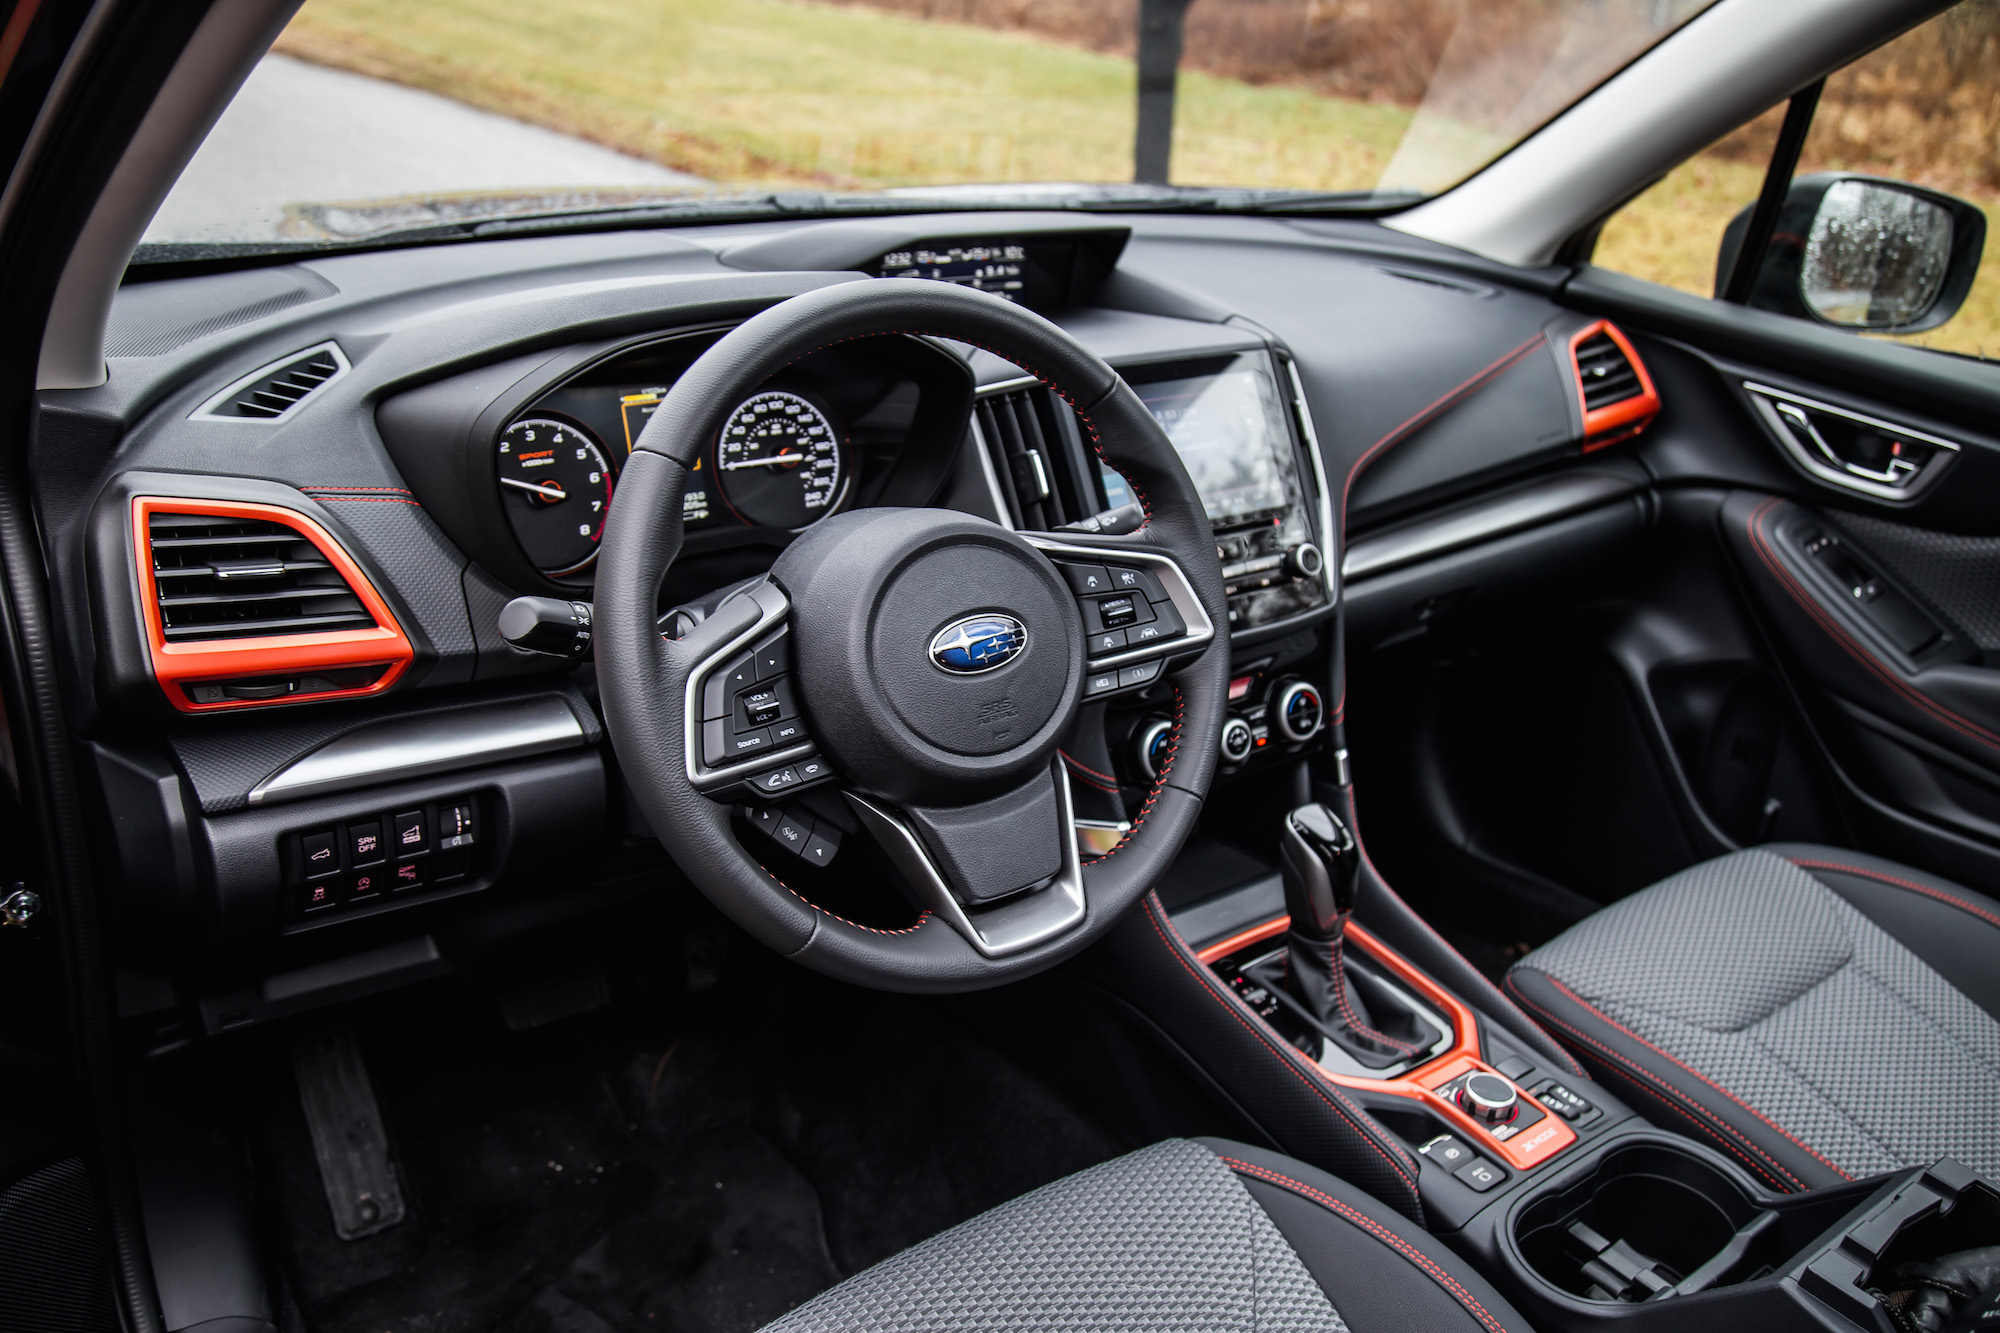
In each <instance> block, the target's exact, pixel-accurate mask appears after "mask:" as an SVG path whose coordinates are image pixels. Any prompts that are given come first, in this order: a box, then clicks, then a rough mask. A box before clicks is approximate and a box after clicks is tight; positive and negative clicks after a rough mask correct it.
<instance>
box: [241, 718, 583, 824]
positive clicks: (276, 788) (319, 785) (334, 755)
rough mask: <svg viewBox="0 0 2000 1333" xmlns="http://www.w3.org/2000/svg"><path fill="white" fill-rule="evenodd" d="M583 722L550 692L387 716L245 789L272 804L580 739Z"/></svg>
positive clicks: (570, 745) (566, 745) (257, 801)
mask: <svg viewBox="0 0 2000 1333" xmlns="http://www.w3.org/2000/svg"><path fill="white" fill-rule="evenodd" d="M588 742H589V737H588V736H587V735H585V733H584V730H583V724H582V723H580V722H578V721H577V718H576V714H575V713H574V712H573V711H571V709H570V706H569V705H568V704H567V703H564V702H563V701H562V700H561V699H558V698H556V697H554V696H552V695H542V696H540V697H538V698H533V699H516V700H513V701H511V702H508V703H497V704H482V705H480V706H478V707H474V708H457V709H453V710H451V711H449V712H443V713H430V714H427V715H424V716H421V717H405V718H393V719H390V720H387V721H383V722H375V723H371V724H369V725H368V726H365V727H362V728H360V729H358V730H356V731H350V732H348V733H347V734H346V735H344V736H336V737H335V738H334V739H332V740H330V741H328V742H327V743H326V744H324V745H322V746H320V747H319V748H318V749H317V750H314V751H312V752H311V753H309V754H306V755H304V756H302V757H300V758H298V759H294V760H293V761H292V762H291V763H289V764H286V765H285V766H284V767H283V768H281V769H279V770H278V771H277V772H275V773H273V774H271V776H270V777H268V778H265V779H264V780H263V781H262V782H260V783H258V784H257V785H256V786H254V787H252V788H251V789H250V795H249V803H250V804H251V805H276V804H278V803H279V802H281V801H298V800H304V799H305V798H306V797H308V796H325V795H327V794H329V793H331V792H340V791H351V790H353V789H354V788H356V787H372V786H376V785H378V784H380V783H386V782H404V781H408V780H409V779H411V778H420V777H427V776H429V775H430V774H433V773H448V772H451V771H453V770H454V769H460V768H471V767H473V766H475V765H479V764H497V763H502V762H504V761H506V760H509V759H525V758H527V757H528V756H530V755H538V754H549V753H551V752H553V751H556V750H570V749H575V748H577V747H580V746H582V745H585V744H587V743H588Z"/></svg>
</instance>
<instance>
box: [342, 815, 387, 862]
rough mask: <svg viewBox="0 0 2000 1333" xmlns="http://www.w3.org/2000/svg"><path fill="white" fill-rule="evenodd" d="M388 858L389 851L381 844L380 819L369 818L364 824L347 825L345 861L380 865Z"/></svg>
mask: <svg viewBox="0 0 2000 1333" xmlns="http://www.w3.org/2000/svg"><path fill="white" fill-rule="evenodd" d="M388 859H389V853H388V851H387V850H386V849H385V848H384V847H383V846H382V821H380V820H379V819H371V820H369V821H368V822H367V823H365V824H349V825H348V826H347V863H348V864H349V865H353V866H372V865H380V864H381V863H382V862H384V861H386V860H388Z"/></svg>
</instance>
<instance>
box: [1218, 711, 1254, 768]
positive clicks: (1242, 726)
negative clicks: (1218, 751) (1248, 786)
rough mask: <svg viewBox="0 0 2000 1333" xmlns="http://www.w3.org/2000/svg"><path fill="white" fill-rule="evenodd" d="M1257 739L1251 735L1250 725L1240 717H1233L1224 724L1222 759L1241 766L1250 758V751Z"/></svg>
mask: <svg viewBox="0 0 2000 1333" xmlns="http://www.w3.org/2000/svg"><path fill="white" fill-rule="evenodd" d="M1256 741H1257V738H1256V737H1255V736H1253V735H1251V734H1250V724H1249V723H1248V722H1245V721H1244V720H1243V719H1242V718H1240V717H1232V718H1230V719H1229V720H1228V721H1227V722H1224V723H1223V724H1222V757H1223V758H1224V759H1225V760H1227V761H1228V762H1230V763H1232V764H1240V763H1242V762H1243V761H1244V760H1245V759H1248V758H1249V757H1250V750H1251V748H1252V747H1253V746H1254V745H1255V744H1256Z"/></svg>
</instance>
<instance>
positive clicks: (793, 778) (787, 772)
mask: <svg viewBox="0 0 2000 1333" xmlns="http://www.w3.org/2000/svg"><path fill="white" fill-rule="evenodd" d="M801 782H803V779H802V778H800V777H799V770H798V769H796V768H793V767H791V766H790V765H786V766H785V767H784V768H774V769H772V770H771V771H770V772H768V773H759V774H758V775H757V776H755V777H753V778H751V779H750V785H751V786H752V787H755V788H756V789H757V790H758V791H760V792H763V793H765V794H766V795H772V794H775V793H777V792H781V791H790V790H791V789H792V788H794V787H796V786H799V785H800V784H801Z"/></svg>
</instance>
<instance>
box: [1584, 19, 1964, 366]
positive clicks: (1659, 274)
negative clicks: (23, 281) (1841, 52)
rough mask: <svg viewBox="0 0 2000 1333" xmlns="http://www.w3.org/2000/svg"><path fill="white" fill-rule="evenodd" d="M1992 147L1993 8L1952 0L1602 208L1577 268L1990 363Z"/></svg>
mask: <svg viewBox="0 0 2000 1333" xmlns="http://www.w3.org/2000/svg"><path fill="white" fill-rule="evenodd" d="M1996 145H2000V3H1996V0H1961V3H1959V4H1958V5H1956V6H1955V7H1953V8H1952V9H1949V10H1946V11H1945V12H1944V13H1943V14H1940V15H1938V16H1937V17H1936V18H1933V19H1931V20H1929V21H1928V22H1926V23H1924V24H1922V25H1920V26H1918V27H1916V28H1912V29H1911V30H1910V31H1909V32H1906V33H1904V34H1903V35H1902V36H1901V37H1898V38H1896V39H1895V40H1894V41H1892V42H1889V43H1888V44H1886V45H1884V46H1882V47H1879V48H1877V49H1876V50H1875V51H1873V52H1870V53H1869V54H1868V55H1866V56H1863V57H1862V58H1861V59H1859V60H1856V61H1855V62H1854V63H1852V64H1850V65H1848V66H1846V67H1845V68H1844V69H1841V70H1839V71H1838V72H1836V73H1835V74H1833V75H1832V76H1830V77H1829V78H1828V79H1827V80H1826V82H1825V84H1824V86H1823V87H1813V88H1807V89H1805V90H1803V91H1802V92H1801V93H1800V94H1799V95H1798V96H1796V97H1794V98H1793V99H1792V100H1791V102H1790V103H1788V104H1785V105H1781V106H1777V107H1773V108H1771V109H1770V110H1769V111H1767V112H1765V113H1764V114H1763V115H1762V116H1759V117H1758V118H1757V119H1756V120H1754V121H1752V122H1751V123H1749V124H1748V125H1745V126H1743V127H1741V128H1739V129H1738V130H1736V131H1735V132H1734V133H1732V134H1730V135H1728V136H1726V137H1725V138H1723V139H1722V140H1721V141H1719V142H1717V143H1715V144H1712V145H1710V146H1709V147H1708V148H1707V149H1705V150H1703V151H1702V152H1701V153H1699V154H1697V155H1696V156H1694V157H1693V158H1690V159H1689V160H1688V161H1686V162H1684V163H1682V164H1681V165H1680V166H1678V167H1676V168H1675V169H1674V170H1673V171H1671V172H1669V173H1668V174H1667V175H1666V176H1665V177H1663V178H1661V179H1660V180H1659V181H1658V182H1657V183H1655V184H1654V185H1653V186H1652V187H1651V188H1650V189H1648V190H1646V191H1645V192H1644V193H1642V194H1640V195H1639V196H1637V197H1636V198H1634V199H1633V200H1632V201H1631V202H1630V203H1628V204H1626V205H1625V207H1623V208H1622V209H1620V210H1619V211H1618V212H1617V213H1615V214H1613V215H1612V217H1611V218H1610V219H1609V220H1608V221H1607V222H1606V223H1605V224H1604V227H1603V229H1602V231H1601V233H1600V234H1599V236H1598V238H1597V242H1596V247H1595V249H1594V251H1593V252H1592V254H1591V262H1592V263H1594V264H1597V265H1599V266H1600V267H1603V268H1609V269H1614V270H1616V271H1618V272H1620V273H1626V274H1630V275H1631V276H1633V277H1637V278H1644V279H1646V280H1647V281H1649V282H1657V283H1661V284H1662V285H1664V286H1668V287H1673V288H1677V289H1679V290H1681V291H1685V292H1692V293H1694V294H1696V295H1699V296H1709V297H1715V298H1718V299H1724V300H1736V301H1741V302H1744V303H1745V304H1748V305H1752V306H1756V307H1758V308H1761V309H1766V310H1776V311H1780V312H1782V313H1785V314H1790V315H1794V316H1797V317H1798V318H1801V319H1808V320H1811V321H1813V322H1816V323H1821V324H1827V325H1831V326H1834V327H1838V328H1846V329H1850V330H1852V331H1854V332H1856V333H1859V334H1862V335H1865V336H1868V337H1882V338H1889V339H1892V340H1894V341H1897V342H1907V343H1911V344H1914V345H1916V346H1921V347H1928V348H1931V349H1934V350H1937V351H1942V352H1955V353H1960V354H1963V355H1967V356H1974V357H1981V358H1985V359H1989V360H2000V253H1996V252H2000V236H1996V237H1994V238H1993V241H1994V243H1993V244H1987V239H1988V238H1987V231H1988V220H1989V219H1990V218H1991V217H1992V216H1993V210H1994V208H1995V206H1996V205H2000V147H1996ZM1746 242H1747V243H1748V247H1747V248H1748V252H1749V253H1751V254H1754V255H1757V256H1759V259H1758V262H1756V263H1745V262H1743V261H1742V260H1741V259H1740V258H1739V256H1741V255H1743V254H1744V253H1745V250H1746ZM1760 242H1761V243H1760Z"/></svg>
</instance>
